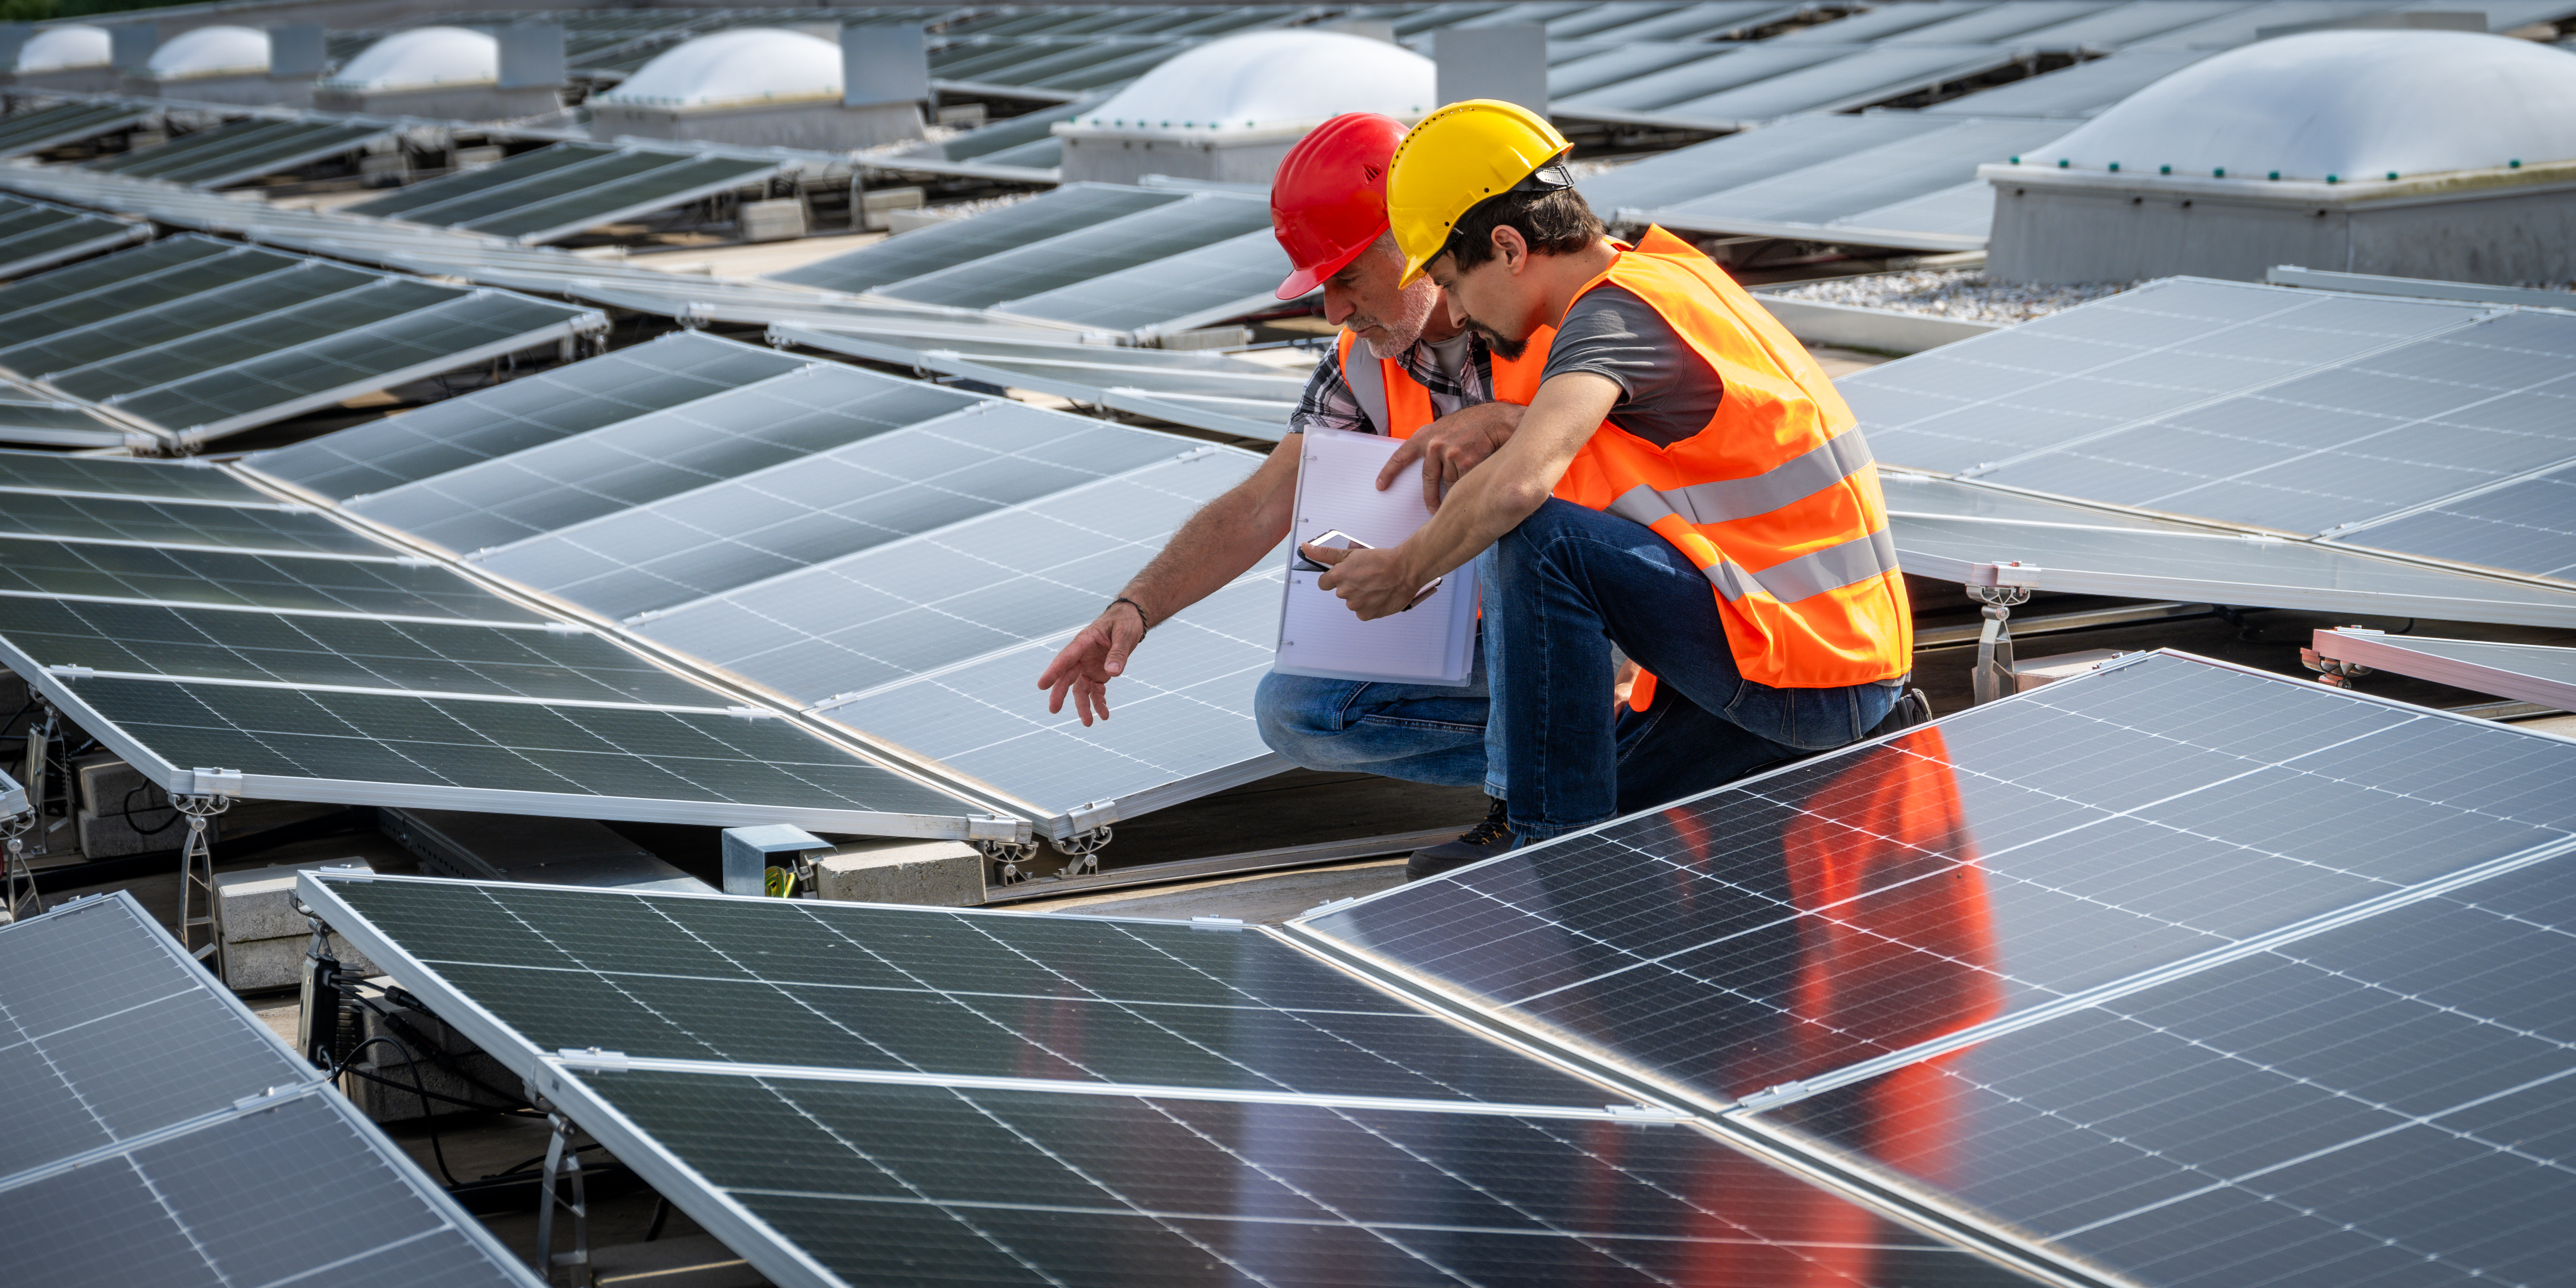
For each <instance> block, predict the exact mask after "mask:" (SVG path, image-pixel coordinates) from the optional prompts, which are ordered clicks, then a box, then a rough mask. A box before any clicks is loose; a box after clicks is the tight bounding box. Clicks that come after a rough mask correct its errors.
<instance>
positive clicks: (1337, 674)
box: [1271, 429, 1484, 685]
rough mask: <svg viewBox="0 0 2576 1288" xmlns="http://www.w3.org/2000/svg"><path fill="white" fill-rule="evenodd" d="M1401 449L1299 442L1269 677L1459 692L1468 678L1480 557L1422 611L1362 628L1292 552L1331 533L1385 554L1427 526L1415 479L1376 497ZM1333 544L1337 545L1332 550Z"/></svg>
mask: <svg viewBox="0 0 2576 1288" xmlns="http://www.w3.org/2000/svg"><path fill="white" fill-rule="evenodd" d="M1398 442H1399V440H1397V439H1393V438H1386V437H1382V436H1380V435H1377V434H1354V433H1350V432H1348V431H1345V430H1338V429H1317V430H1309V431H1307V432H1306V436H1305V444H1304V449H1303V455H1302V457H1301V459H1300V460H1299V461H1298V462H1297V503H1296V509H1295V513H1294V514H1293V515H1292V516H1291V518H1290V520H1289V525H1288V537H1289V541H1288V577H1287V582H1288V585H1287V588H1286V590H1285V591H1284V601H1285V602H1284V603H1283V604H1282V605H1281V608H1280V613H1279V650H1278V655H1277V657H1276V659H1275V660H1274V661H1273V662H1272V663H1271V667H1272V669H1273V670H1277V671H1282V672H1285V673H1287V674H1289V675H1313V676H1321V677H1324V678H1326V679H1334V680H1370V681H1378V682H1383V683H1391V684H1438V685H1462V684H1465V683H1467V682H1468V681H1469V680H1471V679H1473V678H1474V674H1475V652H1474V650H1475V647H1476V602H1477V600H1476V574H1477V568H1478V564H1479V562H1480V561H1481V560H1482V559H1483V558H1484V556H1483V555H1481V554H1480V555H1478V556H1477V557H1476V558H1475V559H1470V560H1468V561H1467V563H1466V564H1464V565H1463V566H1461V567H1459V568H1457V569H1455V570H1454V571H1452V572H1451V573H1450V574H1449V575H1448V576H1446V577H1443V578H1441V579H1440V582H1439V584H1438V586H1437V587H1436V588H1435V589H1434V590H1433V591H1432V592H1431V594H1430V595H1429V596H1428V597H1426V598H1425V599H1423V601H1422V602H1420V603H1418V604H1415V605H1414V606H1413V607H1412V608H1410V609H1407V610H1405V611H1404V612H1401V613H1396V614H1394V615H1392V616H1388V617H1381V618H1379V619H1377V620H1376V621H1373V622H1364V621H1361V620H1360V619H1359V615H1358V614H1356V613H1353V612H1352V611H1351V609H1350V606H1349V605H1348V604H1345V603H1343V602H1342V600H1341V597H1340V596H1337V595H1335V594H1334V593H1333V592H1331V591H1329V590H1325V589H1323V588H1321V587H1319V586H1317V585H1316V584H1315V582H1316V580H1317V579H1318V578H1320V577H1322V576H1323V574H1322V573H1320V572H1314V571H1311V570H1309V569H1308V568H1306V567H1305V566H1303V565H1304V564H1305V562H1306V561H1304V560H1303V559H1301V558H1300V557H1299V556H1298V554H1297V548H1298V547H1299V546H1302V545H1304V544H1306V543H1307V542H1310V541H1312V540H1314V539H1315V538H1317V537H1320V536H1324V535H1326V534H1328V533H1336V532H1338V533H1341V534H1345V535H1347V536H1348V537H1350V538H1352V539H1353V540H1355V541H1357V542H1358V543H1360V544H1362V545H1367V546H1374V547H1379V548H1384V547H1387V546H1392V545H1395V544H1397V543H1399V542H1402V541H1403V540H1404V539H1405V538H1406V537H1409V536H1412V535H1413V533H1414V530H1415V529H1417V528H1419V527H1421V526H1422V525H1423V524H1425V523H1428V522H1430V521H1431V511H1430V510H1429V509H1427V508H1425V507H1424V506H1423V504H1422V487H1421V484H1420V480H1419V478H1418V476H1416V475H1414V474H1412V473H1410V472H1408V473H1407V474H1406V475H1405V477H1404V478H1402V479H1400V480H1398V481H1397V482H1396V484H1395V485H1394V486H1392V487H1390V488H1388V489H1386V490H1385V491H1383V492H1381V491H1379V490H1378V488H1377V475H1378V471H1379V470H1382V469H1384V468H1386V462H1387V458H1389V457H1391V456H1393V455H1395V449H1396V446H1397V444H1398ZM1333 544H1335V545H1340V544H1343V543H1342V542H1339V541H1336V542H1334V543H1333Z"/></svg>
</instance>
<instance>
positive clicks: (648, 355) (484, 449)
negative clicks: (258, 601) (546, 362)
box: [251, 331, 804, 499]
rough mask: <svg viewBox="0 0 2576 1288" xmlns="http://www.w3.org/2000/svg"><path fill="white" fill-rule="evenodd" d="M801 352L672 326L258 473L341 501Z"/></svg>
mask: <svg viewBox="0 0 2576 1288" xmlns="http://www.w3.org/2000/svg"><path fill="white" fill-rule="evenodd" d="M803 365H804V363H803V361H802V360H801V359H797V358H790V357H787V356H786V355H784V354H780V353H776V352H773V351H770V350H766V349H756V348H753V347H751V346H749V345H744V344H735V343H732V342H730V341H724V340H717V339H712V338H710V337H707V336H702V335H699V334H698V333H696V332H694V331H691V332H679V333H675V334H673V335H671V336H668V337H665V338H663V339H660V340H656V341H653V342H652V343H650V344H645V345H641V346H637V347H635V348H632V349H623V350H619V351H618V352H616V353H611V354H608V355H605V356H603V357H598V358H593V359H591V360H590V361H588V362H582V363H576V364H573V365H571V366H567V367H561V368H557V369H555V370H551V371H545V372H541V373H539V374H536V375H533V376H529V377H526V378H524V379H520V380H514V381H511V382H510V383H508V384H505V385H502V386H500V387H499V388H496V389H486V390H480V391H477V392H475V393H473V394H469V395H467V396H465V397H462V398H454V399H449V400H447V401H445V402H441V403H436V404H432V405H431V406H428V407H423V408H419V409H417V410H414V411H409V412H405V413H403V414H402V415H399V416H390V417H387V418H385V419H383V420H380V421H375V422H372V423H370V424H366V425H362V426H359V427H357V428H354V429H347V430H342V431H340V432H339V433H337V434H330V435H326V436H324V437H322V438H317V439H309V440H307V441H305V442H302V443H298V444H296V445H295V446H293V447H286V448H280V449H277V450H275V451H269V452H262V453H259V454H258V455H256V456H254V457H253V458H251V463H252V464H253V465H254V466H255V467H256V468H258V469H259V470H260V472H262V473H264V474H269V475H272V476H274V477H277V478H282V479H285V480H287V481H289V482H292V483H296V484H299V485H301V486H303V487H306V488H309V489H311V490H313V491H315V492H318V493H320V494H322V495H324V496H328V497H334V498H339V499H348V498H352V497H356V496H361V495H365V494H368V493H372V492H380V491H384V490H386V489H388V488H392V487H396V486H399V485H401V484H404V483H410V482H415V481H418V480H420V479H424V478H428V477H430V476H431V475H434V474H442V473H445V472H447V471H449V470H455V469H462V468H464V467H465V466H468V465H471V464H473V463H475V462H477V461H483V460H489V459H491V458H493V457H495V456H505V455H508V454H509V453H511V452H515V451H521V450H524V449H526V448H530V447H534V446H537V445H539V444H542V443H548V442H553V441H555V440H557V439H560V438H565V437H568V436H570V435H573V434H578V433H581V432H583V431H586V430H592V429H598V428H600V427H601V426H603V425H610V424H615V423H616V422H618V421H621V420H628V419H632V418H634V417H637V416H641V415H644V414H646V413H649V412H654V411H660V410H663V409H665V408H669V407H676V406H678V405H680V404H681V403H685V402H690V401H693V400H695V399H699V398H704V397H707V396H709V395H711V394H716V393H721V392H723V391H724V390H727V389H734V388H739V387H741V386H743V385H747V384H752V383H755V382H757V381H761V380H766V379H768V378H770V377H772V376H778V375H784V374H786V373H787V372H790V371H793V370H795V369H796V368H798V367H800V366H803Z"/></svg>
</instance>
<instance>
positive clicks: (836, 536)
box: [475, 402, 1193, 619]
mask: <svg viewBox="0 0 2576 1288" xmlns="http://www.w3.org/2000/svg"><path fill="white" fill-rule="evenodd" d="M1192 448H1193V445H1192V444H1188V443H1186V442H1181V441H1177V440H1175V439H1173V438H1171V437H1170V436H1168V435H1164V434H1157V433H1153V432H1151V431H1147V430H1137V429H1128V428H1126V427H1124V426H1117V425H1109V424H1103V423H1101V422H1098V421H1089V420H1081V419H1077V418H1074V417H1069V416H1064V415H1060V414H1057V413H1053V412H1045V411H1039V410H1037V409H1035V408H1031V407H1023V406H1020V405H1017V404H1013V403H1000V402H995V403H978V404H975V405H973V406H971V407H969V408H967V409H966V410H964V411H961V412H958V413H956V414H953V415H949V416H943V417H939V418H937V419H933V420H928V421H924V422H922V423H920V424H917V425H911V426H907V427H905V428H901V429H897V430H893V431H891V432H888V433H884V434H879V435H876V436H874V437H872V438H867V439H863V440H860V441H858V442H855V443H850V444H848V445H845V446H842V447H837V448H833V449H832V450H830V451H825V452H819V453H816V454H814V455H811V456H804V457H798V458H796V459H794V460H789V461H784V462H781V463H780V464H777V465H773V466H771V467H769V468H768V469H765V470H757V471H754V472H752V473H749V474H743V475H738V476H736V477H733V478H729V479H725V480H722V481H719V482H714V483H710V484H708V485H706V486H704V487H700V488H697V489H695V490H692V491H688V492H682V493H678V494H676V495H673V496H670V497H667V498H664V499H662V500H659V501H655V502H652V503H650V504H647V505H642V506H637V507H635V508H633V509H627V510H619V511H617V512H615V513H612V514H607V515H602V516H600V517H599V518H596V519H593V520H590V521H588V522H585V523H578V524H574V525H572V526H570V527H566V528H559V529H556V530H554V531H552V532H549V533H547V534H545V535H543V536H539V537H532V538H529V539H527V540H524V541H520V542H517V543H515V544H512V545H507V546H503V547H500V548H498V549H496V550H493V551H490V552H489V553H486V554H484V555H481V556H479V557H478V558H477V559H476V561H475V562H476V563H477V564H479V565H480V566H481V567H483V568H485V569H488V570H490V571H492V572H496V573H499V574H501V575H502V576H505V577H509V578H511V579H512V580H514V581H517V582H519V583H520V584H521V585H526V586H534V587H536V588H537V589H539V590H543V591H546V592H548V593H549V594H553V595H556V596H559V597H561V598H563V599H566V600H569V601H571V602H573V603H577V604H580V605H582V606H584V607H586V608H589V609H591V610H592V611H593V612H596V613H599V614H601V615H603V616H607V617H612V618H626V619H633V618H635V617H637V616H638V615H641V614H650V613H652V612H654V611H656V610H667V609H670V608H673V607H675V606H677V605H679V604H683V603H687V602H690V601H693V600H697V599H702V598H705V597H707V596H709V595H715V594H721V593H723V592H725V591H729V590H734V589H737V588H740V587H743V586H747V585H750V584H752V583H754V582H759V581H764V580H767V579H768V578H771V577H775V576H780V575H783V574H786V573H790V572H794V571H795V570H797V569H799V568H806V567H811V566H813V565H815V564H818V563H824V562H828V561H830V560H833V559H837V558H840V557H843V556H846V555H850V554H854V553H856V552H858V551H860V550H866V549H873V548H875V547H878V546H881V545H884V544H886V543H887V542H890V541H898V540H901V539H903V538H906V537H912V536H918V535H920V534H922V533H925V532H930V531H934V530H936V529H939V528H942V527H946V526H948V525H950V524H953V523H958V522H961V521H964V520H966V519H969V518H973V517H975V516H978V515H983V514H988V513H991V512H993V511H995V510H1000V509H1004V508H1007V507H1009V506H1013V505H1019V504H1023V503H1026V502H1030V501H1035V500H1037V499H1039V498H1041V497H1045V496H1048V495H1051V494H1053V493H1056V492H1060V491H1064V490H1066V489H1068V488H1074V487H1079V486H1082V485H1084V484H1087V483H1093V482H1096V481H1098V480H1100V479H1102V478H1104V477H1107V476H1110V475H1114V474H1119V473H1123V472H1125V471H1127V470H1131V469H1136V468H1140V467H1142V466H1145V465H1147V464H1149V463H1151V462H1153V461H1157V460H1168V459H1170V458H1172V457H1173V456H1174V455H1176V454H1178V453H1180V452H1183V451H1188V450H1192Z"/></svg>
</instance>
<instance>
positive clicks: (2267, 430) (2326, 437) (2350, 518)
mask: <svg viewBox="0 0 2576 1288" xmlns="http://www.w3.org/2000/svg"><path fill="white" fill-rule="evenodd" d="M2572 359H2576V318H2569V317H2559V316H2553V315H2550V314H2544V313H2511V314H2506V315H2504V316H2502V317H2496V318H2490V319H2487V320H2484V321H2480V322H2478V323H2476V324H2474V325H2471V326H2467V327H2463V328H2460V329H2458V330H2456V331H2451V332H2447V333H2444V334H2440V335H2436V336H2432V337H2429V338H2425V339H2421V340H2417V341H2414V342H2412V343H2409V344H2405V345H2402V346H2399V347H2396V348H2392V349H2388V350H2386V351H2384V352H2378V353H2364V354H2359V355H2355V356H2353V357H2351V358H2348V359H2346V360H2344V361H2343V362H2341V363H2339V364H2337V365H2335V366H2333V367H2331V368H2329V369H2325V370H2320V371H2314V372H2310V373H2307V374H2304V375H2300V376H2297V377H2294V378H2292V379H2289V380H2284V381H2279V382H2276V383H2273V384H2271V385H2269V386H2267V387H2264V388H2262V389H2259V390H2255V391H2248V392H2246V393H2242V394H2239V395H2237V396H2235V397H2233V398H2229V399H2226V400H2224V401H2220V402H2215V403H2212V404H2209V405H2206V406H2201V407H2192V408H2185V409H2181V410H2178V411H2175V412H2173V413H2171V414H2168V415H2165V416H2162V417H2159V418H2158V419H2157V420H2156V421H2155V422H2153V423H2152V424H2149V425H2142V426H2137V427H2134V428H2125V429H2122V430H2120V431H2118V432H2115V433H2110V434H2104V435H2098V436H2095V437H2091V438H2088V439H2086V440H2084V441H2081V442H2077V443H2070V444H2066V445H2063V446H2058V447H2055V448H2053V449H2052V450H2048V451H2046V452H2045V453H2044V454H2042V455H2038V456H2035V457H2031V458H2028V459H2025V460H2020V461H2013V462H2007V463H2005V464H2004V465H2002V466H2001V467H1999V468H1997V469H1994V470H1992V471H1989V472H1987V473H1986V475H1985V477H1988V478H1991V479H1993V480H1994V481H1996V482H1999V483H2006V484H2011V485H2015V486H2020V487H2027V488H2033V489H2036V490H2039V491H2044V492H2056V493H2061V494H2072V495H2078V496H2084V497H2088V498H2094V499H2099V500H2105V501H2114V502H2120V503H2124V504H2131V505H2139V506H2144V507H2146V508H2149V509H2156V510H2165V511H2172V512H2178V513H2185V514H2197V515H2205V516H2208V517H2212V518H2218V519H2227V520H2233V521H2236V522H2242V523H2253V524H2259V525H2262V526H2266V527H2273V528H2285V529H2289V530H2292V531H2300V532H2319V531H2323V530H2326V529H2329V528H2334V527H2337V526H2340V525H2343V524H2346V523H2353V522H2358V521H2361V520H2365V519H2370V518H2376V517H2378V516H2380V515H2383V514H2389V513H2392V512H2395V511H2398V510H2401V509H2407V508H2411V507H2413V506H2415V505H2418V504H2423V503H2426V502H2431V501H2436V500H2439V499H2441V498H2443V497H2445V496H2448V495H2451V494H2454V493H2457V492H2461V491H2465V490H2468V489H2471V488H2476V487H2482V486H2485V485H2487V484H2491V483H2497V482H2501V481H2503V480H2505V479H2508V478H2511V477H2513V476H2516V475H2519V474H2523V473H2526V472H2528V471H2530V470H2533V469H2536V468H2539V467H2543V466H2548V465H2553V464H2557V463H2559V462H2561V461H2565V460H2567V459H2569V458H2570V457H2576V374H2571V367H2570V362H2571V360H2572Z"/></svg>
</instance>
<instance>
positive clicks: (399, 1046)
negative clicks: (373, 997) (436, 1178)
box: [331, 1034, 457, 1189]
mask: <svg viewBox="0 0 2576 1288" xmlns="http://www.w3.org/2000/svg"><path fill="white" fill-rule="evenodd" d="M379 1042H382V1043H384V1044H385V1045H386V1046H389V1047H392V1048H393V1049H395V1050H397V1051H400V1052H402V1053H403V1067H404V1068H406V1069H409V1070H411V1083H412V1090H413V1091H416V1092H418V1093H420V1121H421V1124H422V1125H423V1126H425V1127H427V1128H428V1129H429V1156H430V1157H431V1158H433V1159H436V1160H438V1174H439V1175H440V1176H442V1177H444V1178H446V1180H447V1185H448V1188H450V1189H454V1188H455V1187H456V1185H457V1180H456V1173H454V1172H451V1171H449V1170H447V1151H446V1150H445V1149H443V1148H441V1147H440V1146H439V1143H438V1116H437V1113H436V1111H434V1110H432V1109H431V1108H430V1107H429V1084H427V1083H425V1082H422V1081H421V1080H420V1060H419V1058H418V1057H416V1056H414V1055H413V1054H412V1051H411V1048H410V1047H408V1046H405V1045H403V1043H402V1042H401V1040H400V1039H397V1038H389V1037H386V1036H384V1035H383V1034H378V1035H376V1036H375V1037H371V1038H368V1039H367V1040H366V1041H364V1042H361V1043H359V1044H358V1045H357V1046H355V1047H353V1048H351V1049H350V1051H349V1055H348V1058H346V1059H344V1060H342V1061H340V1065H339V1067H338V1068H335V1069H333V1070H332V1071H331V1076H332V1077H334V1078H337V1077H339V1076H340V1075H341V1074H342V1073H343V1072H345V1071H347V1069H348V1067H349V1066H350V1065H352V1064H354V1063H356V1062H357V1059H358V1053H359V1052H361V1051H364V1050H366V1049H367V1048H368V1047H371V1046H374V1045H375V1044H377V1043H379ZM360 1076H361V1077H365V1076H367V1075H364V1074H361V1075H360ZM376 1081H380V1082H381V1081H383V1079H376ZM442 1098H443V1097H442Z"/></svg>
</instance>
